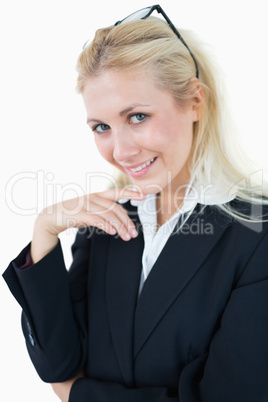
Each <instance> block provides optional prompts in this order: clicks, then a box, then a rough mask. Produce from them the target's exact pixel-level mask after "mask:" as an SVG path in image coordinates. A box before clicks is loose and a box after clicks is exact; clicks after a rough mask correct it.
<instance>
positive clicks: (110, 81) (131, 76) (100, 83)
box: [82, 70, 174, 113]
mask: <svg viewBox="0 0 268 402" xmlns="http://www.w3.org/2000/svg"><path fill="white" fill-rule="evenodd" d="M82 95H83V99H84V103H85V106H86V109H87V111H88V112H89V111H90V113H94V112H95V111H96V112H98V111H102V110H107V108H109V109H116V108H118V109H120V110H121V109H122V108H126V107H128V106H129V105H133V104H146V105H153V106H155V107H161V106H162V107H164V108H165V107H166V106H168V105H169V106H170V104H171V103H174V101H173V98H172V96H171V95H170V94H169V93H168V92H167V91H164V90H163V89H160V88H159V87H158V86H157V85H156V83H155V81H154V79H153V78H152V76H150V75H149V74H147V73H145V72H142V71H137V70H131V71H113V70H108V71H104V72H102V73H101V74H100V75H98V76H97V77H93V78H88V80H87V82H86V84H85V87H84V91H83V93H82Z"/></svg>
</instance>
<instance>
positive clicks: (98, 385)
mask: <svg viewBox="0 0 268 402" xmlns="http://www.w3.org/2000/svg"><path fill="white" fill-rule="evenodd" d="M128 208H129V211H130V213H131V214H132V218H133V220H134V221H135V222H136V224H137V225H139V224H140V223H139V220H138V218H137V215H136V208H134V207H131V206H128ZM138 229H139V231H140V234H139V236H138V237H137V238H136V239H132V240H130V241H129V242H124V241H122V240H121V239H120V238H117V237H115V236H110V235H107V234H105V233H103V232H100V231H99V230H96V229H94V230H91V229H90V228H88V229H87V230H86V232H85V231H84V233H83V231H80V233H79V234H78V235H77V238H76V241H75V244H74V246H73V254H74V263H73V265H72V267H71V269H70V271H69V273H67V271H66V269H65V266H64V262H63V256H62V251H61V247H60V244H58V246H57V247H56V248H55V249H54V250H53V251H52V252H51V253H50V254H48V255H47V256H46V257H44V258H43V260H41V261H39V262H38V263H37V264H36V265H34V266H32V267H30V268H27V269H25V270H22V271H20V270H18V268H17V267H18V266H20V265H22V264H23V263H24V260H25V255H26V253H27V250H28V248H29V246H27V247H26V249H25V250H23V252H22V253H21V254H20V255H19V256H18V257H17V258H16V259H15V260H14V261H13V262H11V264H10V265H9V267H8V268H7V270H6V272H5V273H4V278H5V280H6V282H7V283H8V285H9V287H10V289H11V291H12V293H13V295H14V296H15V297H16V299H17V300H18V302H19V303H20V305H21V307H22V309H23V314H22V326H23V332H24V335H25V338H26V343H27V348H28V351H29V354H30V357H31V359H32V361H33V364H34V365H35V367H36V370H37V372H38V374H39V375H40V377H41V378H42V379H43V380H44V381H46V382H61V381H65V380H67V379H69V378H71V377H73V376H74V375H75V374H76V373H77V372H79V371H80V370H81V368H84V369H85V373H86V378H84V379H79V380H77V381H76V382H75V384H74V385H73V387H72V390H71V395H70V402H88V401H92V402H121V401H122V402H150V401H152V402H171V401H174V402H178V401H180V402H267V401H268V225H267V224H263V225H260V224H245V223H242V222H238V221H234V220H231V219H230V218H227V217H224V216H222V215H221V214H220V212H218V210H217V208H216V207H211V206H207V207H206V208H205V209H204V210H202V208H201V207H200V205H199V206H198V207H197V208H196V210H195V213H193V214H192V216H191V217H190V219H189V220H188V222H187V223H186V224H185V225H184V227H183V230H181V231H180V232H179V233H176V234H173V235H172V236H171V237H170V238H169V240H168V242H167V243H166V245H165V247H164V249H163V250H162V252H161V254H160V256H159V258H158V260H157V261H156V263H155V266H154V267H153V269H152V271H151V273H150V274H149V276H148V278H147V280H146V282H145V284H144V287H143V290H142V292H141V295H140V297H139V298H138V296H137V295H138V288H139V281H140V274H141V256H142V251H143V235H142V233H141V230H140V227H139V228H138ZM175 230H176V228H175ZM174 233H175V232H174Z"/></svg>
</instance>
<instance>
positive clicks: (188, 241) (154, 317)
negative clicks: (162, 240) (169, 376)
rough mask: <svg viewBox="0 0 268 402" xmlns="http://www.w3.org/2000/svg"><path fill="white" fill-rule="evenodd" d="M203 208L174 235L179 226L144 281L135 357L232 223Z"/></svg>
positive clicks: (138, 305)
mask: <svg viewBox="0 0 268 402" xmlns="http://www.w3.org/2000/svg"><path fill="white" fill-rule="evenodd" d="M201 209H202V208H201V206H200V205H199V206H198V207H197V209H196V211H195V212H194V213H193V214H192V215H191V216H190V218H189V219H188V221H187V222H186V224H185V225H183V228H182V230H180V231H179V233H176V234H174V233H175V231H176V229H177V228H176V227H175V229H174V232H173V235H172V236H171V237H170V238H169V240H168V241H167V243H166V245H165V247H164V249H163V250H162V252H161V254H160V255H159V257H158V259H157V261H156V263H155V265H154V267H153V269H152V271H151V272H150V274H149V276H148V278H147V280H146V281H145V283H144V287H143V290H142V292H141V295H140V298H139V302H138V304H137V309H136V314H135V326H134V358H135V357H136V355H137V354H138V352H139V351H140V350H141V348H142V346H143V345H144V343H145V342H146V340H147V339H148V337H149V336H150V334H151V333H152V331H153V330H154V328H155V326H156V325H157V324H158V322H159V321H160V320H161V318H162V316H163V315H164V314H165V313H166V311H167V309H168V308H169V307H170V305H171V303H172V302H173V301H174V300H175V298H176V297H178V296H179V294H180V293H181V292H183V290H184V288H185V287H186V286H187V285H188V283H189V282H190V281H191V279H192V278H193V276H194V275H195V274H196V272H197V271H198V269H199V268H200V266H201V264H202V263H203V261H204V260H205V258H206V256H207V255H208V254H209V253H210V251H211V250H212V249H213V247H215V245H216V244H217V242H218V241H219V239H220V237H221V236H222V235H223V233H224V231H225V230H226V228H227V227H228V226H229V224H230V223H231V220H230V219H229V218H225V217H223V216H222V215H220V214H219V213H216V212H215V209H213V208H211V207H209V206H208V207H206V208H205V209H204V212H202V211H201ZM204 231H206V233H204Z"/></svg>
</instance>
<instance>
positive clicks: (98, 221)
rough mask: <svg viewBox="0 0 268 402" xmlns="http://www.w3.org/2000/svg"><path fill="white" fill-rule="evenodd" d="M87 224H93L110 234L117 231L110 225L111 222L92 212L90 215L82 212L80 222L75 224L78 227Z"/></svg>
mask: <svg viewBox="0 0 268 402" xmlns="http://www.w3.org/2000/svg"><path fill="white" fill-rule="evenodd" d="M88 226H94V227H96V228H98V229H101V230H102V231H104V232H106V233H108V234H110V235H115V234H116V233H117V232H116V229H115V228H114V227H113V226H112V225H111V223H109V222H108V221H107V220H106V219H104V218H102V217H100V216H98V215H96V216H94V214H91V215H90V216H89V215H88V214H84V216H83V220H82V222H80V223H79V224H78V225H77V227H79V228H80V227H88Z"/></svg>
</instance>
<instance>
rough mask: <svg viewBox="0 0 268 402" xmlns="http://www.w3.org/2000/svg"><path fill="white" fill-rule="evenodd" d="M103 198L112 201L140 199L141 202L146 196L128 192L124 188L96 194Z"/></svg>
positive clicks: (131, 191)
mask: <svg viewBox="0 0 268 402" xmlns="http://www.w3.org/2000/svg"><path fill="white" fill-rule="evenodd" d="M98 194H99V195H101V196H102V197H103V198H108V199H110V200H113V201H119V200H120V199H140V200H143V199H144V198H145V197H146V195H144V194H142V193H141V192H138V191H134V190H129V189H125V188H113V189H110V190H107V191H103V192H101V193H98Z"/></svg>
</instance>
